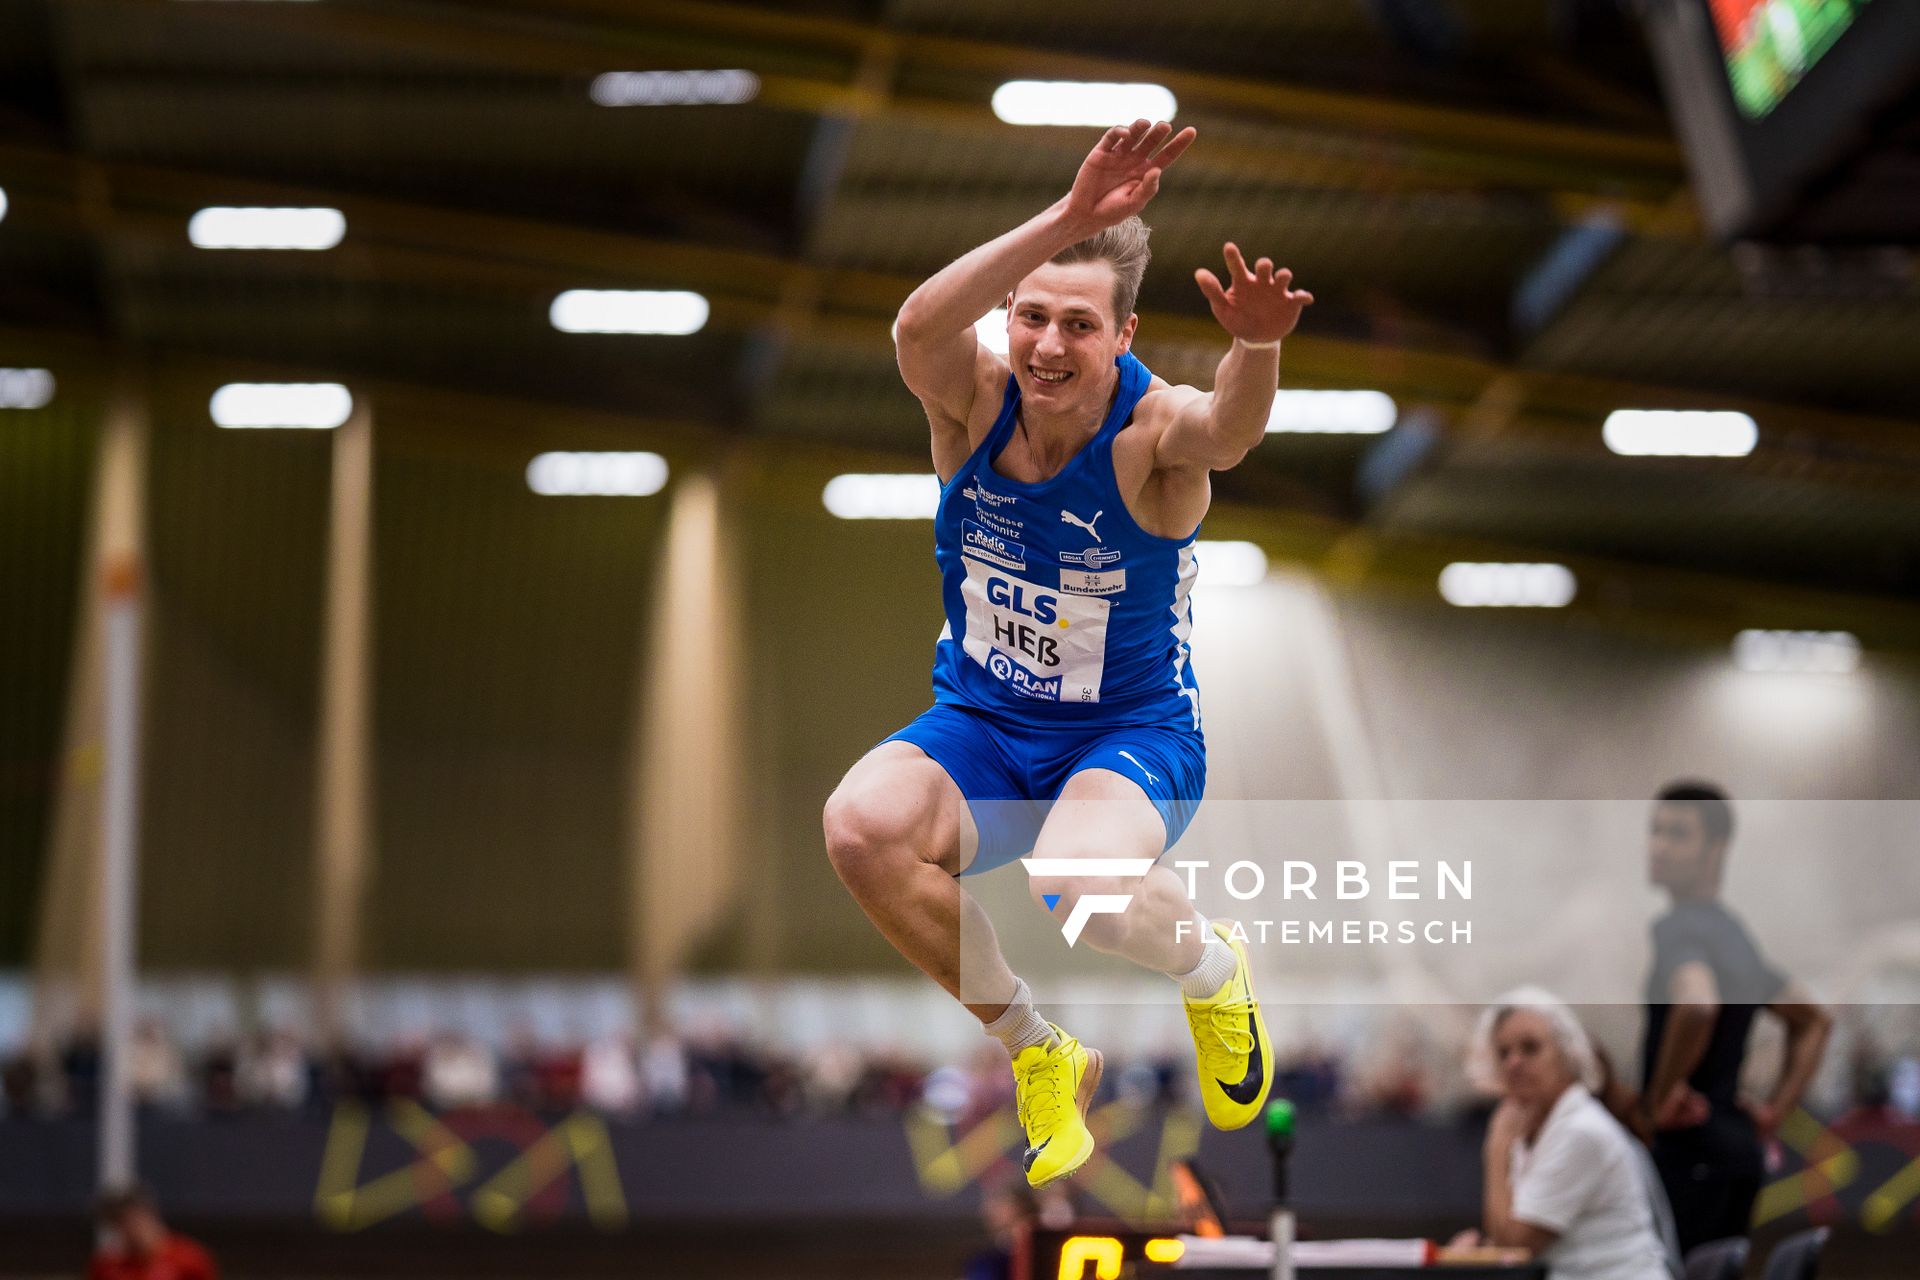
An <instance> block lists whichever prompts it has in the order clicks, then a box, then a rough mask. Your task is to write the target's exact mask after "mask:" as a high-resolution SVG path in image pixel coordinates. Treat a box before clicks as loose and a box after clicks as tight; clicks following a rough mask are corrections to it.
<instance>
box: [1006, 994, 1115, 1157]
mask: <svg viewBox="0 0 1920 1280" xmlns="http://www.w3.org/2000/svg"><path fill="white" fill-rule="evenodd" d="M1047 1025H1049V1026H1052V1025H1053V1024H1052V1023H1048V1024H1047ZM1053 1035H1054V1041H1053V1044H1052V1045H1043V1044H1037V1045H1029V1046H1028V1047H1027V1048H1025V1049H1022V1050H1021V1051H1020V1052H1019V1053H1018V1054H1016V1055H1015V1056H1014V1059H1013V1102H1014V1110H1015V1112H1016V1113H1017V1114H1018V1115H1019V1117H1020V1127H1021V1128H1022V1129H1025V1130H1026V1133H1027V1149H1026V1153H1025V1155H1024V1156H1023V1157H1022V1160H1021V1163H1022V1164H1023V1165H1024V1166H1025V1168H1026V1171H1027V1183H1028V1185H1029V1186H1035V1187H1044V1186H1046V1185H1047V1184H1048V1183H1049V1182H1053V1181H1055V1180H1056V1179H1059V1178H1064V1177H1066V1176H1067V1175H1068V1174H1070V1173H1072V1172H1074V1171H1075V1170H1076V1169H1078V1168H1079V1167H1080V1166H1081V1165H1083V1164H1085V1163H1086V1162H1087V1160H1088V1158H1089V1157H1091V1156H1092V1155H1093V1134H1092V1132H1091V1131H1090V1130H1089V1129H1088V1128H1087V1107H1088V1105H1089V1104H1090V1103H1092V1101H1093V1091H1094V1090H1095V1089H1096V1088H1098V1087H1099V1084H1100V1067H1101V1061H1100V1051H1099V1050H1098V1049H1085V1048H1082V1047H1081V1045H1080V1042H1079V1041H1078V1040H1075V1039H1074V1038H1073V1037H1072V1036H1070V1035H1068V1034H1067V1033H1066V1032H1064V1031H1062V1030H1061V1029H1060V1028H1059V1027H1054V1028H1053Z"/></svg>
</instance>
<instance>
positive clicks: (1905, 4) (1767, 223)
mask: <svg viewBox="0 0 1920 1280" xmlns="http://www.w3.org/2000/svg"><path fill="white" fill-rule="evenodd" d="M1635 8H1636V9H1638V11H1639V13H1640V17H1641V21H1642V23H1643V24H1644V25H1645V26H1646V29H1647V34H1648V46H1649V48H1650V49H1651V51H1652V53H1653V57H1654V64H1655V66H1656V67H1657V68H1658V69H1659V72H1660V80H1661V84H1662V86H1663V88H1664V89H1665V92H1666V99H1667V106H1668V110H1669V114H1670V116H1671V118H1672V120H1673V125H1674V131H1675V132H1676V133H1677V134H1678V135H1679V138H1680V141H1681V143H1682V144H1683V145H1684V147H1685V149H1686V153H1687V162H1688V168H1689V170H1690V173H1691V177H1692V180H1693V181H1692V187H1693V193H1694V196H1695V198H1696V199H1697V200H1698V201H1699V205H1700V211H1701V213H1702V215H1703V217H1704V220H1705V222H1706V225H1707V227H1708V229H1709V230H1710V231H1711V232H1712V233H1713V234H1714V235H1715V236H1716V237H1718V238H1720V239H1721V240H1723V241H1726V240H1733V239H1738V238H1742V237H1760V238H1768V239H1775V240H1780V241H1786V242H1793V243H1800V244H1812V243H1820V244H1910V243H1914V242H1915V239H1916V237H1920V188H1916V187H1915V186H1914V184H1912V183H1911V182H1908V183H1906V184H1904V185H1902V184H1901V183H1899V182H1898V181H1889V179H1888V177H1887V174H1888V173H1890V172H1891V173H1899V172H1902V171H1903V166H1905V165H1906V164H1907V163H1908V162H1907V161H1906V159H1905V158H1904V157H1905V155H1906V152H1907V150H1908V149H1910V147H1911V143H1910V142H1909V141H1907V139H1909V138H1910V137H1911V136H1912V131H1913V129H1914V128H1915V127H1916V126H1920V0H1639V3H1638V4H1637V5H1636V6H1635Z"/></svg>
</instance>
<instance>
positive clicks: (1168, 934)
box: [1030, 769, 1206, 974]
mask: <svg viewBox="0 0 1920 1280" xmlns="http://www.w3.org/2000/svg"><path fill="white" fill-rule="evenodd" d="M1166 835H1167V829H1166V824H1165V823H1164V822H1162V821H1161V818H1160V811H1159V810H1158V809H1156V808H1154V806H1153V802H1152V801H1151V800H1149V799H1147V797H1146V795H1145V794H1144V793H1143V792H1142V791H1141V790H1140V788H1139V787H1138V786H1137V785H1136V784H1135V783H1134V782H1133V781H1132V780H1130V779H1128V778H1127V777H1126V776H1125V775H1123V774H1118V773H1114V772H1113V771H1111V770H1108V769H1083V770H1081V771H1080V772H1079V773H1076V774H1074V775H1073V776H1072V777H1071V778H1069V779H1067V785H1066V787H1065V788H1064V789H1063V790H1062V791H1061V792H1060V798H1059V800H1058V801H1056V802H1055V804H1054V806H1053V810H1052V812H1051V813H1049V814H1048V815H1047V822H1046V825H1045V826H1044V827H1042V828H1041V829H1040V839H1039V840H1038V841H1037V842H1036V843H1035V845H1034V849H1033V856H1034V857H1036V858H1157V857H1159V856H1160V854H1161V852H1162V850H1163V849H1164V848H1165V847H1166ZM1030 879H1031V881H1032V883H1031V886H1030V887H1031V888H1032V890H1033V897H1034V901H1035V902H1037V903H1040V905H1041V909H1042V910H1045V909H1046V904H1045V903H1044V902H1042V901H1041V899H1042V897H1043V895H1050V894H1056V893H1057V894H1059V895H1060V902H1059V904H1058V906H1056V907H1055V908H1054V910H1053V912H1052V913H1051V914H1052V915H1053V916H1054V917H1055V918H1056V919H1065V918H1066V916H1067V913H1069V912H1071V911H1072V909H1073V905H1074V903H1075V902H1076V901H1078V900H1079V898H1080V897H1081V896H1082V895H1086V894H1132V895H1133V901H1132V902H1131V903H1130V904H1128V906H1127V909H1126V911H1125V912H1124V913H1123V914H1119V915H1096V916H1090V917H1088V919H1087V923H1086V928H1085V930H1084V931H1083V932H1082V933H1081V935H1080V936H1081V937H1082V938H1084V939H1085V940H1086V941H1087V943H1088V944H1089V945H1091V946H1093V947H1094V948H1096V949H1098V950H1100V951H1106V952H1111V953H1113V954H1115V955H1121V956H1125V957H1126V958H1127V959H1129V960H1131V961H1133V962H1134V963H1135V964H1137V965H1140V966H1142V967H1144V968H1148V969H1156V970H1158V971H1159V972H1161V973H1173V974H1181V973H1187V972H1189V971H1191V970H1192V969H1193V967H1194V966H1195V965H1197V964H1199V963H1200V952H1201V950H1202V948H1203V947H1204V946H1205V945H1206V940H1205V939H1204V938H1202V937H1201V936H1200V930H1199V928H1198V921H1199V919H1200V916H1199V914H1198V913H1197V912H1196V911H1195V910H1194V907H1193V903H1192V902H1191V901H1189V900H1188V898H1187V894H1186V889H1185V888H1184V886H1182V884H1181V882H1180V877H1179V876H1178V875H1176V874H1175V873H1174V872H1173V871H1172V870H1171V869H1169V868H1167V867H1162V866H1156V867H1154V868H1153V870H1151V871H1149V872H1148V873H1147V874H1146V875H1145V876H1142V877H1138V878H1135V877H1131V876H1119V877H1104V876H1102V877H1094V876H1060V877H1057V878H1056V877H1053V876H1041V875H1035V876H1032V877H1030ZM1182 920H1185V921H1188V922H1189V924H1188V927H1187V928H1185V929H1182V928H1179V927H1178V923H1179V922H1180V921H1182Z"/></svg>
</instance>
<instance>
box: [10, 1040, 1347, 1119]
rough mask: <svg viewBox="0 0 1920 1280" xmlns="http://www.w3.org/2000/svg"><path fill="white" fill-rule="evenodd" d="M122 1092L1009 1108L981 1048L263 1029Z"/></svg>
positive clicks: (200, 1098) (669, 1109) (144, 1064)
mask: <svg viewBox="0 0 1920 1280" xmlns="http://www.w3.org/2000/svg"><path fill="white" fill-rule="evenodd" d="M1116 1066H1117V1068H1118V1069H1117V1070H1116V1069H1112V1068H1110V1069H1109V1074H1108V1081H1107V1084H1106V1085H1105V1092H1106V1093H1107V1094H1108V1095H1109V1096H1111V1097H1124V1098H1127V1099H1129V1100H1133V1101H1138V1102H1143V1103H1150V1104H1174V1103H1180V1102H1183V1101H1186V1100H1188V1098H1189V1094H1190V1092H1191V1080H1190V1077H1191V1076H1192V1074H1193V1064H1192V1062H1191V1061H1190V1060H1188V1059H1184V1058H1175V1057H1165V1058H1143V1059H1138V1060H1134V1061H1131V1062H1125V1063H1120V1064H1116ZM102 1070H103V1065H102V1057H101V1052H100V1049H99V1046H98V1043H97V1042H96V1041H95V1040H93V1039H91V1038H87V1037H80V1038H75V1039H72V1040H69V1041H68V1042H67V1043H65V1044H64V1045H61V1046H59V1047H57V1048H51V1049H48V1048H42V1049H39V1050H38V1051H36V1050H34V1049H32V1048H28V1047H21V1048H18V1049H16V1050H15V1051H13V1052H11V1053H8V1054H6V1055H5V1056H4V1058H0V1115H3V1116H16V1117H18V1116H38V1117H56V1116H64V1115H85V1114H88V1113H89V1112H90V1111H91V1110H92V1109H93V1107H94V1106H95V1105H96V1099H97V1097H98V1094H99V1089H100V1078H101V1072H102ZM131 1077H132V1081H131V1083H132V1089H133V1092H134V1096H135V1098H136V1100H137V1101H138V1103H139V1104H140V1105H141V1106H142V1107H143V1108H145V1109H147V1110H150V1111H153V1112H158V1113H162V1114H173V1115H179V1116H209V1117H217V1116H223V1115H237V1114H257V1113H262V1112H267V1113H274V1112H278V1113H300V1112H314V1113H324V1112H326V1111H327V1110H329V1109H330V1108H331V1107H333V1106H334V1105H335V1104H337V1103H340V1102H346V1101H359V1102H364V1103H369V1104H382V1103H389V1102H396V1101H411V1102H417V1103H420V1104H421V1105H424V1106H426V1107H429V1108H431V1109H433V1110H436V1111H454V1110H459V1109H462V1108H476V1107H478V1108H486V1107H497V1106H512V1107H518V1108H522V1109H525V1110H527V1111H531V1112H534V1113H537V1114H543V1115H552V1114H565V1113H568V1112H571V1111H574V1110H576V1109H578V1108H581V1107H586V1108H590V1109H592V1110H594V1111H597V1112H600V1113H602V1114H604V1115H607V1116H610V1117H615V1118H644V1117H650V1116H662V1115H680V1114H688V1113H692V1114H710V1113H715V1112H738V1113H754V1114H761V1115H768V1116H790V1115H803V1114H804V1115H890V1114H898V1113H901V1112H904V1111H906V1110H907V1109H908V1108H910V1107H913V1106H915V1105H917V1104H923V1103H924V1104H925V1105H926V1106H928V1107H930V1108H932V1109H933V1110H934V1111H936V1112H938V1113H941V1114H942V1115H943V1116H945V1117H946V1118H947V1119H949V1120H951V1121H954V1122H958V1123H963V1124H964V1123H969V1122H971V1120H972V1119H974V1118H977V1117H978V1116H980V1115H983V1114H986V1113H987V1112H989V1111H992V1110H994V1109H997V1108H999V1107H1002V1106H1010V1105H1012V1101H1013V1080H1012V1075H1011V1073H1010V1072H1008V1070H1007V1066H1006V1054H1005V1051H1004V1050H1002V1049H1000V1048H999V1046H997V1045H994V1044H992V1043H991V1042H985V1041H983V1042H982V1044H981V1047H980V1050H979V1051H978V1052H977V1053H976V1054H974V1055H973V1056H972V1057H971V1058H969V1059H968V1060H967V1061H966V1062H965V1063H964V1064H958V1065H945V1066H941V1065H934V1064H930V1063H927V1062H925V1061H921V1060H917V1059H915V1058H914V1057H913V1056H911V1055H909V1054H906V1053H904V1052H886V1051H878V1050H872V1049H861V1048H858V1047H855V1046H852V1045H848V1044H837V1043H829V1044H826V1045H824V1046H821V1047H819V1048H816V1049H814V1050H812V1051H809V1052H805V1053H787V1052H781V1051H777V1050H773V1049H770V1048H767V1047H764V1046H760V1045H756V1044H754V1043H751V1042H750V1041H748V1040H746V1039H744V1038H742V1037H739V1036H736V1035H733V1034H729V1033H723V1032H708V1033H704V1034H700V1035H694V1036H687V1037H681V1036H660V1037H657V1038H653V1039H649V1040H645V1041H636V1039H635V1038H633V1037H630V1036H624V1035H610V1036H603V1037H600V1038H597V1039H593V1040H589V1041H586V1042H585V1043H570V1044H553V1043H547V1042H543V1041H541V1040H539V1039H537V1038H535V1037H534V1036H532V1035H531V1034H529V1033H525V1032H518V1033H514V1034H512V1035H510V1036H509V1037H508V1039H507V1043H506V1044H505V1045H503V1046H500V1047H499V1048H496V1047H494V1046H492V1045H489V1044H488V1043H486V1042H484V1041H483V1040H481V1039H480V1038H478V1037H476V1036H472V1035H469V1034H465V1033H458V1032H444V1033H439V1034H434V1035H423V1036H409V1037H402V1038H401V1039H400V1040H398V1041H397V1042H396V1043H394V1044H392V1045H391V1046H388V1047H385V1048H383V1049H380V1050H369V1049H367V1048H364V1047H355V1048H348V1049H342V1050H336V1051H332V1052H322V1051H319V1050H316V1048H315V1047H314V1046H312V1045H310V1044H309V1043H308V1042H307V1041H306V1040H305V1039H304V1038H303V1037H302V1036H301V1035H299V1034H298V1033H296V1032H294V1031H292V1030H288V1029H284V1028H282V1029H273V1030H266V1031H262V1032H259V1033H257V1034H255V1035H252V1036H247V1037H227V1036H216V1037H214V1038H212V1039H211V1040H210V1041H208V1042H207V1043H206V1044H204V1045H202V1046H200V1047H199V1048H198V1049H197V1050H195V1051H189V1050H187V1049H184V1048H182V1046H181V1045H180V1044H179V1043H178V1042H177V1041H176V1039H175V1037H174V1036H172V1035H171V1034H170V1033H169V1031H168V1029H167V1027H166V1026H165V1025H164V1024H163V1023H161V1022H159V1021H157V1020H154V1019H147V1020H143V1021H142V1022H140V1023H139V1024H138V1026H137V1027H136V1028H135V1031H134V1034H133V1049H132V1063H131ZM1279 1086H1280V1088H1282V1089H1283V1090H1285V1091H1286V1092H1287V1093H1288V1095H1289V1096H1291V1097H1293V1098H1294V1099H1295V1100H1296V1101H1297V1103H1298V1104H1299V1105H1300V1106H1301V1107H1302V1108H1303V1109H1306V1110H1309V1111H1316V1110H1325V1109H1327V1108H1329V1107H1332V1106H1333V1105H1335V1104H1336V1102H1337V1101H1339V1099H1340V1090H1341V1077H1340V1070H1339V1066H1338V1064H1337V1063H1336V1062H1335V1060H1334V1059H1333V1058H1332V1057H1331V1056H1327V1055H1324V1054H1319V1053H1314V1054H1309V1055H1305V1056H1303V1057H1301V1058H1299V1059H1297V1060H1296V1061H1294V1062H1293V1063H1291V1064H1290V1065H1289V1066H1288V1068H1287V1070H1286V1071H1285V1072H1284V1073H1283V1075H1282V1076H1281V1077H1280V1080H1279Z"/></svg>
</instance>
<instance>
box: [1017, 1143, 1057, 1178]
mask: <svg viewBox="0 0 1920 1280" xmlns="http://www.w3.org/2000/svg"><path fill="white" fill-rule="evenodd" d="M1052 1141H1053V1139H1052V1138H1048V1139H1047V1141H1046V1142H1043V1143H1041V1144H1040V1145H1039V1146H1037V1147H1028V1148H1027V1153H1026V1155H1024V1156H1022V1157H1021V1158H1020V1168H1021V1171H1022V1172H1024V1173H1032V1172H1033V1162H1034V1161H1035V1160H1038V1159H1039V1158H1040V1153H1041V1152H1042V1151H1045V1150H1046V1149H1047V1143H1050V1142H1052Z"/></svg>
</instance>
